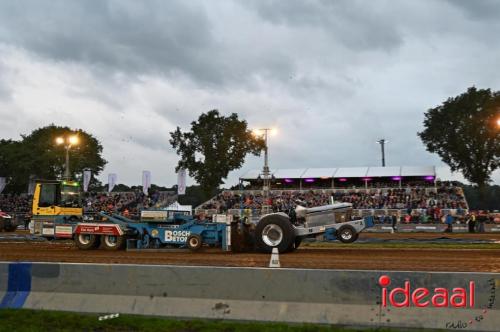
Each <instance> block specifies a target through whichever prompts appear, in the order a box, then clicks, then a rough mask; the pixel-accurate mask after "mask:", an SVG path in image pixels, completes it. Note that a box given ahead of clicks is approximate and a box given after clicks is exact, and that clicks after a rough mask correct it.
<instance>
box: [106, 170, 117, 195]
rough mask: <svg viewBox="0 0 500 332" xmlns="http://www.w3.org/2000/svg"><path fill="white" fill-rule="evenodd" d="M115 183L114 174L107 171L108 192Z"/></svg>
mask: <svg viewBox="0 0 500 332" xmlns="http://www.w3.org/2000/svg"><path fill="white" fill-rule="evenodd" d="M115 185H116V174H115V173H109V174H108V192H111V191H112V190H113V188H114V187H115Z"/></svg>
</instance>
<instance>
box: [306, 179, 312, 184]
mask: <svg viewBox="0 0 500 332" xmlns="http://www.w3.org/2000/svg"><path fill="white" fill-rule="evenodd" d="M304 181H305V182H309V183H311V182H314V179H305V180H304Z"/></svg>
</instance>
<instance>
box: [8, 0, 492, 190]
mask: <svg viewBox="0 0 500 332" xmlns="http://www.w3.org/2000/svg"><path fill="white" fill-rule="evenodd" d="M499 17H500V1H489V0H478V1H467V0H455V1H451V0H450V1H445V0H442V1H434V0H425V1H405V0H400V1H385V0H371V1H356V0H345V1H333V0H332V1H330V0H324V1H323V0H311V1H306V0H302V1H296V0H286V1H285V0H281V1H273V0H262V1H256V0H254V1H251V0H249V1H231V0H220V1H198V0H190V1H182V0H168V1H163V0H158V1H156V0H145V1H129V0H108V1H105V0H81V1H75V0H73V1H72V0H33V1H25V0H16V1H8V0H0V137H1V138H12V139H19V138H20V135H21V134H28V133H29V132H31V131H32V130H33V129H35V128H38V127H41V126H46V125H49V124H51V123H54V124H56V125H64V126H69V127H71V128H75V129H76V128H81V129H83V130H85V131H87V132H89V133H91V134H93V135H94V136H95V137H97V138H98V139H99V140H100V141H101V143H102V144H103V146H104V151H103V155H104V158H105V159H106V160H107V161H108V164H107V165H106V168H105V170H104V172H103V173H102V174H101V179H102V180H103V181H104V182H107V180H106V179H107V174H108V173H117V175H118V182H119V183H125V184H129V185H131V184H139V183H140V182H141V173H142V170H150V171H151V172H152V182H153V183H156V184H159V185H165V186H171V185H173V184H175V183H176V181H177V177H176V174H175V166H176V164H177V161H178V156H177V155H176V153H175V151H174V150H173V149H172V147H171V146H170V144H169V137H170V135H169V133H170V132H171V131H173V130H174V129H175V128H176V127H177V126H179V127H180V128H181V129H182V130H188V129H189V128H190V123H191V121H193V120H196V119H197V118H198V116H199V115H200V114H201V113H203V112H207V111H210V110H212V109H218V110H219V111H220V112H221V113H223V114H230V113H233V112H234V113H238V114H239V116H240V118H242V119H245V120H246V121H247V122H248V125H249V127H250V128H262V127H275V128H277V130H278V133H277V135H276V136H273V137H270V140H269V154H270V155H269V157H270V167H271V168H272V169H273V168H308V167H349V166H379V165H380V146H379V145H378V144H377V143H376V141H377V140H378V139H380V138H385V139H387V140H388V141H389V143H388V144H387V145H386V163H387V165H388V166H401V165H408V166H420V165H435V166H436V167H438V168H437V169H438V176H439V177H440V178H442V179H457V180H462V179H463V178H462V176H461V174H457V173H454V174H452V173H451V172H450V171H449V169H448V167H447V166H446V165H445V164H444V163H442V162H441V160H440V158H439V157H438V156H437V155H435V154H431V153H429V152H427V151H426V150H425V147H424V145H423V144H422V142H421V141H420V139H419V138H418V137H417V132H419V131H421V130H422V129H423V128H422V123H423V119H424V112H425V111H426V110H428V109H429V108H432V107H435V106H437V105H439V104H441V103H442V102H443V101H444V100H446V99H447V98H448V97H451V96H456V95H458V94H460V93H463V92H465V91H466V90H467V88H468V87H470V86H473V85H474V86H476V87H478V88H491V89H493V90H495V91H498V90H500V75H498V68H500V44H499V43H498V36H500V20H499V19H498V18H499ZM262 164H263V158H262V157H260V158H259V157H255V156H249V157H247V159H246V161H245V164H244V166H243V168H242V169H240V170H236V171H233V172H232V173H230V176H229V177H228V179H227V181H226V184H227V186H231V185H233V184H235V183H236V182H237V178H238V176H239V175H242V174H243V173H245V172H246V171H247V170H249V169H254V168H261V167H262ZM493 180H494V182H495V183H497V184H500V172H499V171H497V172H495V173H494V174H493ZM190 183H192V180H191V181H188V184H190Z"/></svg>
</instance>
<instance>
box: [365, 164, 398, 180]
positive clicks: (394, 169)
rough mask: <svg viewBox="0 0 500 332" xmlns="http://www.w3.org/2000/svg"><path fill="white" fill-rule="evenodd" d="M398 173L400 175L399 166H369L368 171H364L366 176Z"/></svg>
mask: <svg viewBox="0 0 500 332" xmlns="http://www.w3.org/2000/svg"><path fill="white" fill-rule="evenodd" d="M400 175H401V167H400V166H391V167H370V168H368V173H366V176H367V177H391V176H400Z"/></svg>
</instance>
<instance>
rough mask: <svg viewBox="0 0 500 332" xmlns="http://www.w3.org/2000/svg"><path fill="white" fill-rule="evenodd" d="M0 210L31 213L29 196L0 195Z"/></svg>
mask: <svg viewBox="0 0 500 332" xmlns="http://www.w3.org/2000/svg"><path fill="white" fill-rule="evenodd" d="M0 210H1V211H5V212H11V213H13V212H15V213H29V212H31V196H29V195H14V194H8V195H0Z"/></svg>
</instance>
